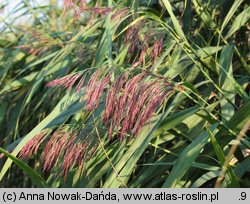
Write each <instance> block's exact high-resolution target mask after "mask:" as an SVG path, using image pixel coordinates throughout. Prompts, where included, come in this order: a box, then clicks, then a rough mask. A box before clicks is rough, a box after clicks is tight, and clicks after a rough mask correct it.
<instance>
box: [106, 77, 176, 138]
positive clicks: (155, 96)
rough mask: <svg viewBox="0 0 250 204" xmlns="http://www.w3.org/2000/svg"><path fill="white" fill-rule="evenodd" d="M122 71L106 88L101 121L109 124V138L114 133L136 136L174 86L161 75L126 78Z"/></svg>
mask: <svg viewBox="0 0 250 204" xmlns="http://www.w3.org/2000/svg"><path fill="white" fill-rule="evenodd" d="M124 76H125V75H123V74H121V75H120V77H118V78H117V79H116V80H115V81H114V83H113V84H112V86H111V87H110V88H109V90H108V93H107V98H106V108H105V114H104V123H105V124H106V125H107V124H108V122H109V124H110V126H109V137H110V138H111V136H112V135H113V134H114V133H116V134H117V135H118V137H119V139H120V141H122V140H123V138H124V137H125V136H126V135H128V134H131V135H132V136H136V135H138V134H139V132H140V130H141V128H142V127H143V126H144V125H145V123H146V122H148V120H150V118H152V116H153V114H154V113H155V111H156V110H157V108H158V107H159V106H160V105H161V104H162V102H163V101H164V99H165V98H166V97H167V96H168V95H169V94H170V93H171V92H172V91H173V86H172V85H170V83H168V82H166V81H165V80H164V79H163V78H160V77H152V76H150V74H149V73H147V72H143V73H140V74H137V75H135V76H133V77H132V78H130V79H128V77H124Z"/></svg>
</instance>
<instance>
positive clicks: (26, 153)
mask: <svg viewBox="0 0 250 204" xmlns="http://www.w3.org/2000/svg"><path fill="white" fill-rule="evenodd" d="M46 134H47V132H46V131H44V132H42V133H40V134H37V135H36V136H35V137H33V138H32V139H31V140H30V141H28V142H27V144H26V145H25V146H24V147H23V148H22V149H21V151H20V152H19V155H18V156H19V157H20V158H23V159H27V158H30V157H31V156H33V155H34V154H36V153H37V150H38V148H39V147H40V145H41V144H42V142H43V141H44V140H45V139H46Z"/></svg>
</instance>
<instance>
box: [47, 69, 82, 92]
mask: <svg viewBox="0 0 250 204" xmlns="http://www.w3.org/2000/svg"><path fill="white" fill-rule="evenodd" d="M80 77H82V78H81V80H80V81H79V83H78V85H77V88H76V90H77V91H79V90H80V89H81V87H82V85H83V83H84V77H83V72H78V73H73V74H69V75H67V76H64V77H62V78H59V79H55V80H53V81H51V82H49V83H47V85H46V86H47V87H54V86H62V87H64V88H65V89H68V90H70V89H72V87H73V86H74V84H75V83H76V81H77V80H78V79H79V78H80Z"/></svg>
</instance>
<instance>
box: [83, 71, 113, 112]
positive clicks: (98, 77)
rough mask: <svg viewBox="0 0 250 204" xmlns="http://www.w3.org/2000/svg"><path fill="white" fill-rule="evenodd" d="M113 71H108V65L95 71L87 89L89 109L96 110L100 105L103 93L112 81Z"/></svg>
mask: <svg viewBox="0 0 250 204" xmlns="http://www.w3.org/2000/svg"><path fill="white" fill-rule="evenodd" d="M105 73H106V74H105ZM111 73H112V71H107V70H106V67H103V68H100V69H98V70H97V71H95V72H94V73H93V74H92V76H91V77H90V79H89V81H88V84H87V86H86V89H85V96H86V104H87V109H88V110H94V109H95V108H96V107H97V106H98V105H99V103H100V100H101V95H102V94H103V92H104V90H105V88H106V87H107V85H108V84H109V82H110V79H111Z"/></svg>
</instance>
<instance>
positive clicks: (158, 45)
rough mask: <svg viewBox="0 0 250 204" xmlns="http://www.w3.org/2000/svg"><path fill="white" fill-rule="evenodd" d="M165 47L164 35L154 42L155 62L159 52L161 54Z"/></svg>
mask: <svg viewBox="0 0 250 204" xmlns="http://www.w3.org/2000/svg"><path fill="white" fill-rule="evenodd" d="M162 49H163V37H162V38H160V39H157V40H156V41H155V43H154V51H153V52H154V63H156V61H157V58H158V56H159V54H161V52H162Z"/></svg>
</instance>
